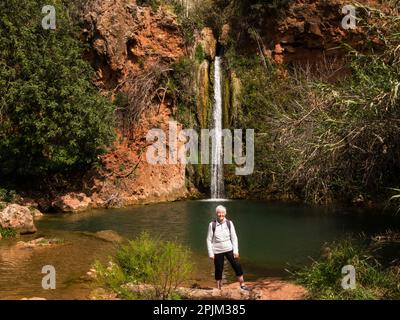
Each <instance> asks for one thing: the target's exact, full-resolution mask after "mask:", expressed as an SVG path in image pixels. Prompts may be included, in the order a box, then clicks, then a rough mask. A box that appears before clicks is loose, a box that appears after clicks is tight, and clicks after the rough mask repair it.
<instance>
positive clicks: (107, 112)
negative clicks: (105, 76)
mask: <svg viewBox="0 0 400 320" xmlns="http://www.w3.org/2000/svg"><path fill="white" fill-rule="evenodd" d="M46 4H49V5H54V6H55V8H56V30H44V29H43V28H42V26H41V20H42V19H43V17H44V16H45V15H44V14H42V13H41V8H42V6H43V3H42V2H41V1H39V0H27V1H26V0H10V1H7V3H5V2H1V4H0V96H1V99H0V119H1V122H0V168H1V169H0V174H3V175H10V174H12V175H15V174H17V175H20V176H26V175H36V174H37V175H40V174H47V173H55V172H63V171H68V170H69V169H75V168H80V167H85V166H87V165H88V164H90V163H91V162H93V161H94V160H95V159H96V156H97V155H98V154H99V153H101V152H102V148H103V147H104V146H105V145H107V144H109V143H110V142H111V141H112V140H113V139H114V130H113V127H114V125H113V112H114V107H113V105H112V104H111V103H110V102H108V100H107V99H106V98H104V97H102V96H100V94H99V92H98V90H97V89H96V87H95V86H94V85H93V84H92V78H93V76H94V73H93V70H92V68H91V67H90V65H89V63H88V62H86V61H84V60H83V58H82V55H83V46H82V44H81V43H80V40H79V34H78V32H77V30H75V27H74V25H73V23H72V19H71V17H70V16H69V15H68V12H69V10H68V9H69V8H68V7H66V6H64V5H63V3H62V1H60V0H53V1H49V2H46Z"/></svg>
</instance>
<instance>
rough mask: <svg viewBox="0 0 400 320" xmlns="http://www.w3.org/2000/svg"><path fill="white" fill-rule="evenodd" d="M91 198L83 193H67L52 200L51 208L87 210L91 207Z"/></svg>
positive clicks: (71, 210) (66, 210)
mask: <svg viewBox="0 0 400 320" xmlns="http://www.w3.org/2000/svg"><path fill="white" fill-rule="evenodd" d="M91 204H92V199H90V198H89V197H87V196H86V194H84V193H74V192H71V193H68V194H66V195H64V196H60V197H58V198H57V199H56V200H54V201H53V203H52V206H53V208H55V209H57V210H59V211H62V212H72V213H76V212H80V211H85V210H88V209H89V208H90V207H91Z"/></svg>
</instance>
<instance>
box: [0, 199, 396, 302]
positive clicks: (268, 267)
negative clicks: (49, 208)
mask: <svg viewBox="0 0 400 320" xmlns="http://www.w3.org/2000/svg"><path fill="white" fill-rule="evenodd" d="M217 204H220V203H214V202H207V201H181V202H173V203H165V204H155V205H148V206H140V207H132V208H126V209H108V210H93V211H89V212H85V213H80V214H73V215H48V216H45V217H44V218H42V219H41V220H38V221H37V222H36V226H37V228H38V230H39V231H38V233H37V234H36V235H34V236H29V237H22V239H20V240H24V241H26V240H29V239H32V238H37V237H38V236H46V237H54V236H57V237H60V238H63V239H65V242H66V244H65V245H63V246H60V247H56V248H42V249H24V250H23V252H22V251H21V249H18V250H16V249H15V248H14V245H15V242H16V241H15V240H13V241H4V240H3V241H2V242H0V298H2V299H10V298H22V297H32V296H39V297H46V298H61V299H73V298H86V297H87V294H88V292H89V290H90V288H89V287H88V284H87V282H86V281H85V278H84V276H85V274H86V272H87V271H88V270H89V269H90V265H91V263H92V262H93V261H94V260H95V259H100V260H102V261H106V260H107V257H108V256H109V255H110V254H112V253H113V252H114V250H115V248H114V245H112V244H111V243H109V242H106V241H102V240H99V239H96V238H93V237H88V236H86V235H83V234H82V232H97V231H101V230H114V231H116V232H118V233H119V234H120V235H122V236H125V237H127V238H131V239H132V238H135V237H136V236H137V235H138V234H139V233H140V232H141V231H144V230H146V231H148V232H149V233H150V234H152V235H155V236H159V237H161V238H162V239H168V240H177V241H179V242H181V243H183V244H185V245H187V246H189V247H190V248H191V249H192V251H193V253H194V257H193V259H194V262H195V264H196V266H197V273H196V278H195V279H194V281H199V282H202V283H210V284H212V280H213V266H212V262H211V261H210V260H209V259H208V257H207V250H206V241H205V238H206V234H207V227H208V223H209V221H211V219H213V218H214V210H215V207H216V205H217ZM223 205H224V206H226V207H227V210H228V215H227V217H228V218H229V219H231V220H232V221H233V222H234V224H235V227H236V231H237V234H238V237H239V251H240V254H241V263H242V265H243V268H244V270H245V275H246V277H247V279H249V280H251V279H256V278H262V277H276V276H279V277H287V276H289V273H288V272H287V271H285V269H289V270H293V269H294V268H295V267H296V266H301V265H304V264H308V263H309V262H310V258H309V257H310V256H312V257H314V258H316V257H318V255H319V253H320V248H321V246H322V245H323V243H324V242H327V241H332V240H336V239H340V238H343V237H345V236H347V235H350V234H352V235H358V234H360V233H365V234H367V235H372V234H375V233H379V232H383V231H385V230H387V229H389V228H390V229H392V230H400V217H399V216H397V217H396V216H389V215H381V214H373V212H365V211H358V212H357V211H354V210H333V209H326V208H312V207H307V206H299V205H289V204H273V203H267V202H257V201H226V202H223ZM47 264H50V265H54V267H55V268H56V271H57V289H56V290H43V289H42V288H41V279H42V277H43V276H44V275H42V274H41V268H42V266H43V265H47ZM225 275H226V277H227V279H228V280H233V279H234V277H233V274H232V271H231V270H230V268H226V272H225Z"/></svg>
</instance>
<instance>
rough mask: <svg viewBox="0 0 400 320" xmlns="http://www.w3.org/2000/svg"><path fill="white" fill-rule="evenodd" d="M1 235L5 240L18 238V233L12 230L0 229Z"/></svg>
mask: <svg viewBox="0 0 400 320" xmlns="http://www.w3.org/2000/svg"><path fill="white" fill-rule="evenodd" d="M0 235H1V237H2V238H4V239H9V238H14V237H16V236H17V231H15V230H14V229H11V228H2V227H0Z"/></svg>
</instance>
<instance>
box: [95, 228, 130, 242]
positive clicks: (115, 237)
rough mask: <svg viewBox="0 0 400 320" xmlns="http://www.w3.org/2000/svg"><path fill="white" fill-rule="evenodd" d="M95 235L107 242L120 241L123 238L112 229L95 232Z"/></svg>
mask: <svg viewBox="0 0 400 320" xmlns="http://www.w3.org/2000/svg"><path fill="white" fill-rule="evenodd" d="M95 236H96V237H97V238H99V239H102V240H105V241H108V242H116V243H120V242H122V241H123V240H124V238H122V237H121V236H120V235H119V234H118V233H116V232H115V231H113V230H103V231H98V232H96V233H95Z"/></svg>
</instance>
